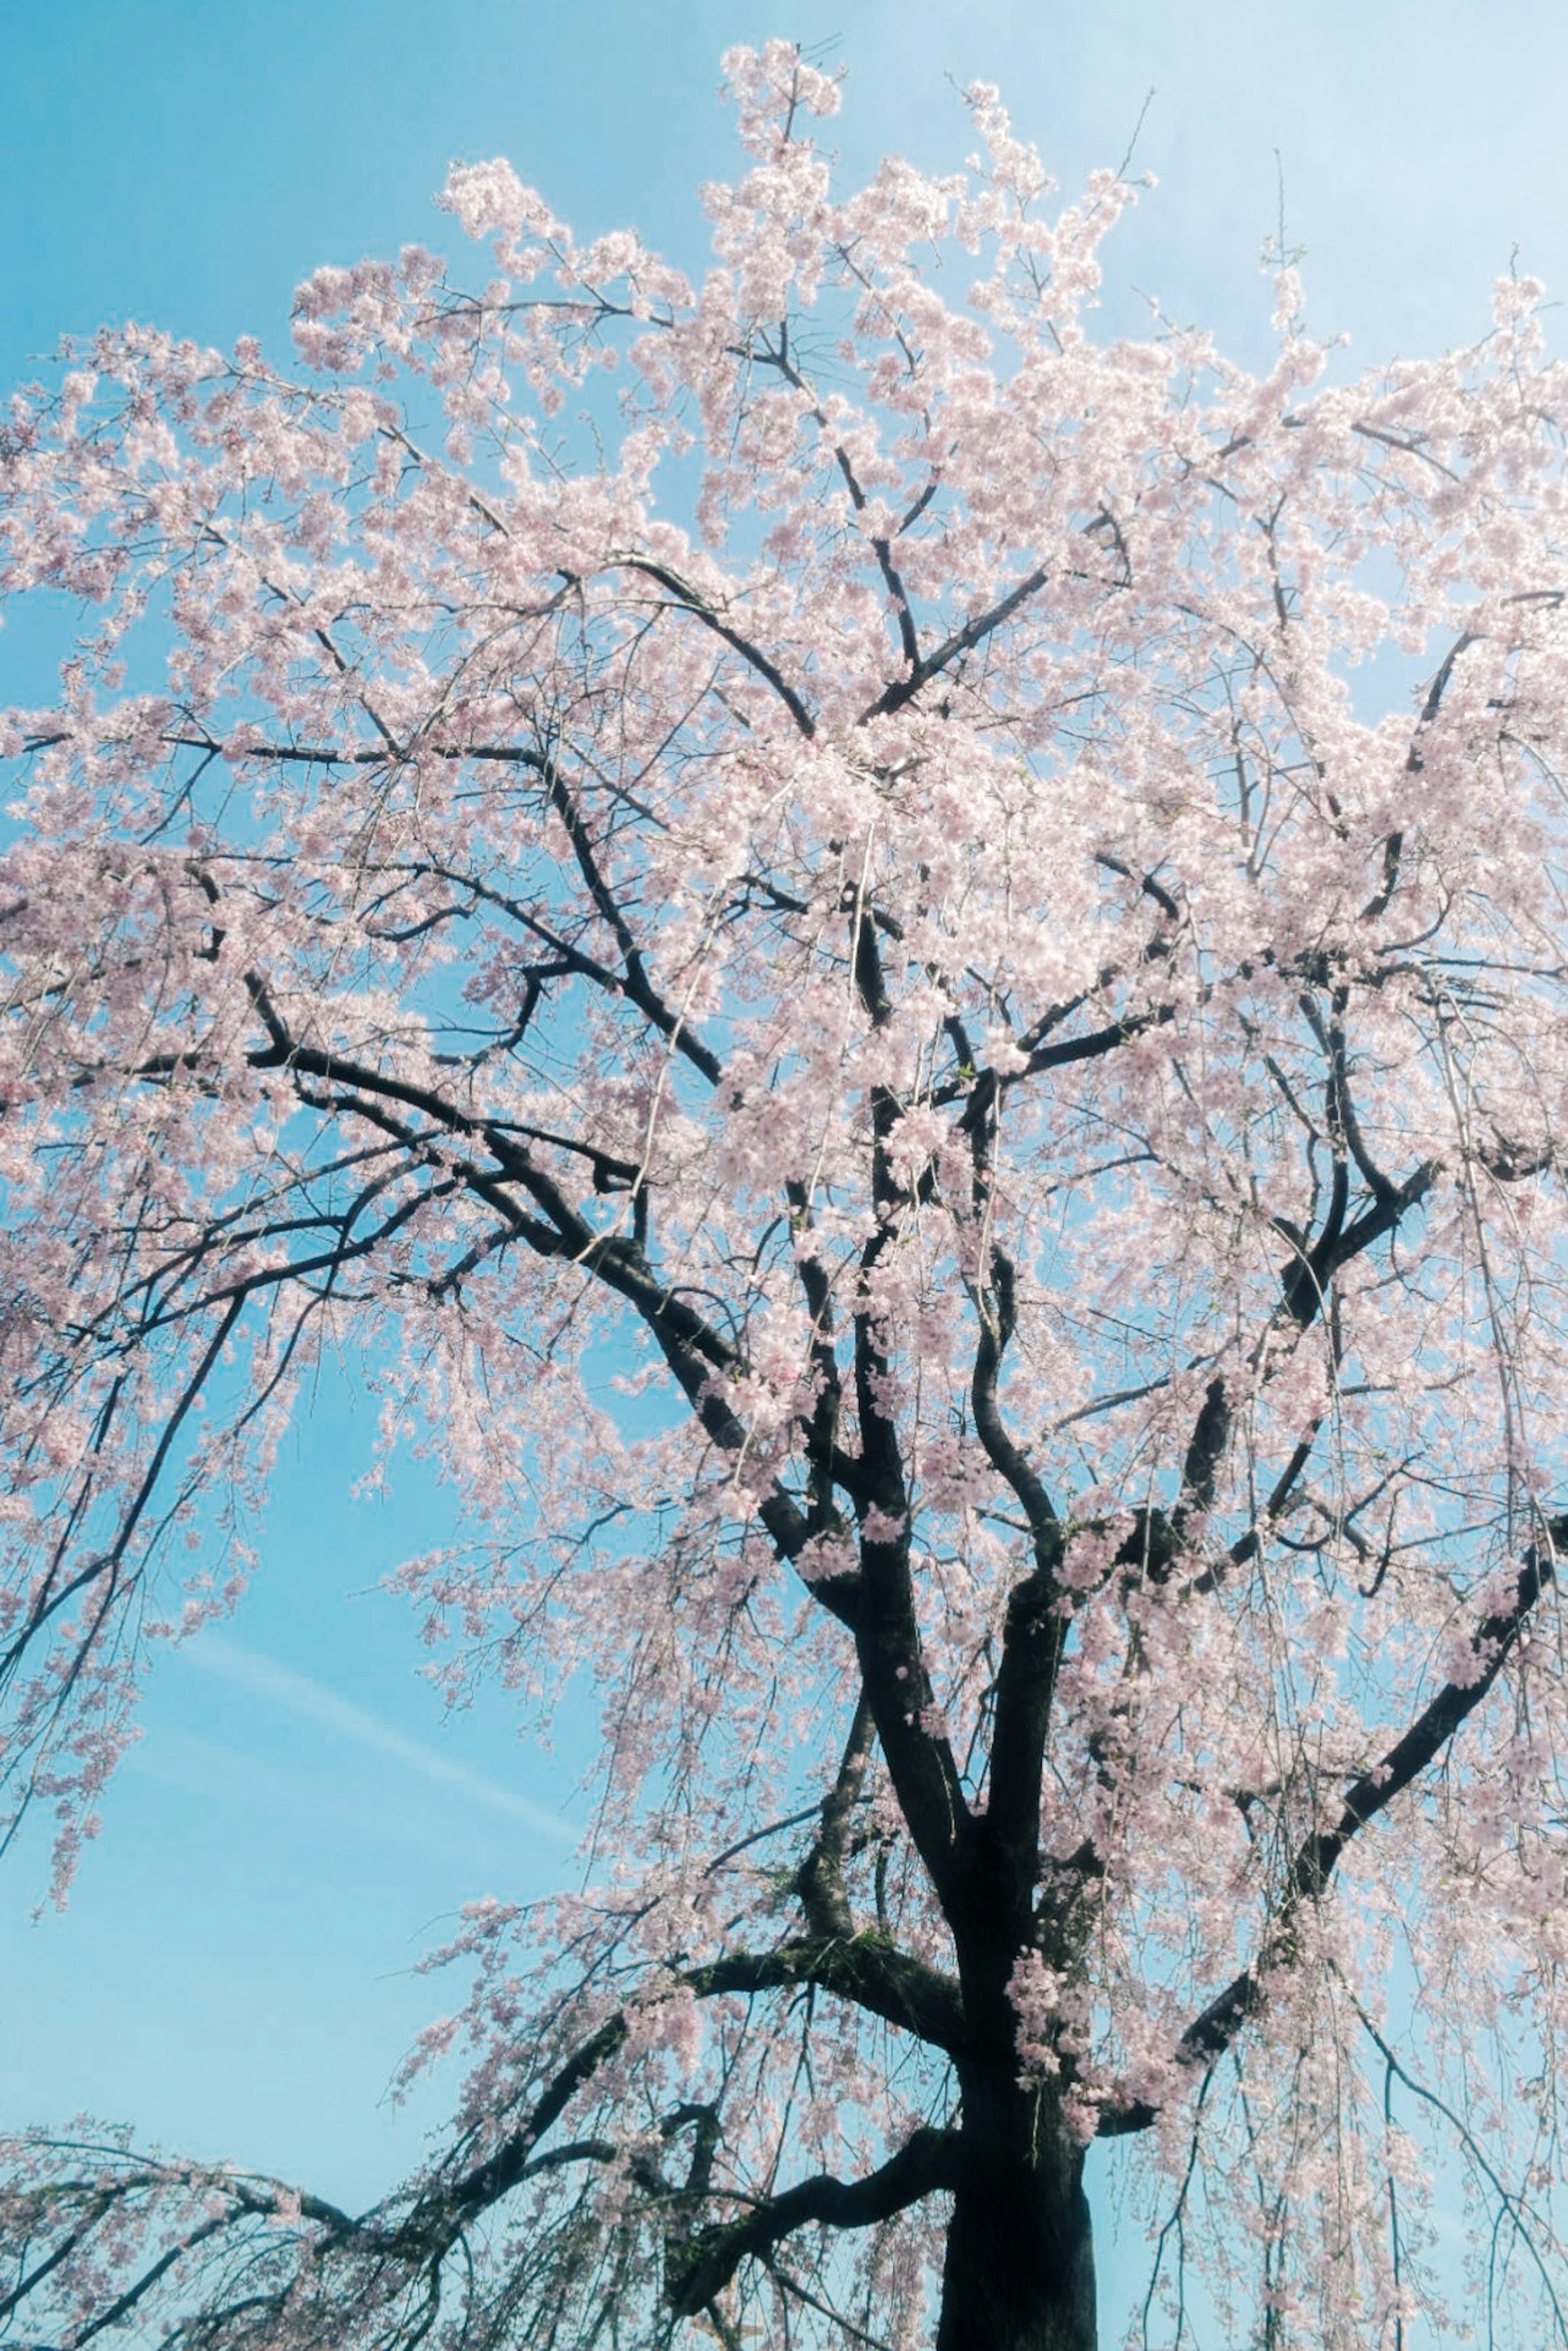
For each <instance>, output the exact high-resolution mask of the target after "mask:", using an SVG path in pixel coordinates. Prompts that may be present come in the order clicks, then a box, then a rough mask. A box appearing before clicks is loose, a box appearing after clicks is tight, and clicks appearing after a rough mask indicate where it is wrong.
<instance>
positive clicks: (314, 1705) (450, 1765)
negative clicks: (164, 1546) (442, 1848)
mask: <svg viewBox="0 0 1568 2351" xmlns="http://www.w3.org/2000/svg"><path fill="white" fill-rule="evenodd" d="M181 1655H182V1656H183V1657H184V1659H185V1660H186V1662H187V1663H188V1664H190V1665H193V1666H196V1667H200V1668H201V1670H202V1671H203V1672H204V1673H209V1674H216V1675H217V1676H218V1677H220V1679H222V1680H224V1681H227V1682H233V1683H234V1684H235V1686H236V1687H238V1688H240V1689H246V1690H250V1691H252V1692H253V1693H254V1694H255V1695H256V1697H257V1698H270V1699H271V1700H272V1701H273V1703H274V1704H275V1705H277V1706H282V1707H287V1708H288V1711H289V1712H290V1713H291V1714H298V1715H301V1716H303V1717H304V1719H306V1721H308V1722H316V1723H319V1724H320V1726H321V1728H322V1729H324V1730H331V1731H335V1732H336V1733H337V1734H338V1736H339V1738H340V1739H348V1740H352V1741H353V1742H354V1744H355V1745H356V1746H359V1747H369V1748H373V1749H374V1750H375V1751H376V1752H377V1753H378V1754H382V1755H390V1756H392V1757H393V1758H394V1759H395V1760H396V1761H398V1762H400V1763H404V1764H406V1765H407V1766H408V1768H409V1770H410V1771H418V1772H421V1773H422V1774H423V1777H424V1778H425V1779H427V1780H435V1781H439V1782H441V1784H442V1785H443V1786H444V1787H448V1788H455V1789H458V1790H460V1791H461V1792H462V1793H463V1794H464V1795H465V1796H468V1797H470V1798H471V1799H472V1800H473V1802H475V1803H476V1804H487V1805H488V1806H489V1807H490V1809H491V1810H492V1812H497V1813H510V1814H511V1816H512V1818H513V1819H514V1820H519V1821H526V1822H527V1823H528V1826H529V1827H530V1828H531V1829H534V1830H536V1831H537V1832H538V1834H539V1835H540V1836H547V1837H550V1838H552V1839H553V1840H554V1841H555V1842H556V1843H557V1844H575V1842H576V1836H575V1833H574V1831H573V1830H571V1829H570V1828H569V1827H568V1825H567V1823H565V1822H564V1821H563V1820H561V1819H560V1818H559V1814H557V1813H548V1812H546V1811H545V1809H544V1807H543V1806H542V1805H541V1804H534V1803H530V1802H529V1801H528V1798H527V1796H518V1795H514V1793H513V1792H512V1791H511V1789H509V1788H503V1787H502V1786H501V1785H500V1784H499V1782H497V1781H495V1780H488V1779H486V1777H485V1775H484V1773H483V1772H482V1771H470V1770H469V1769H468V1766H467V1765H466V1764H465V1763H455V1762H453V1761H452V1760H451V1759H450V1757H448V1756H445V1755H442V1754H440V1753H438V1752H437V1751H436V1750H435V1749H434V1748H432V1747H423V1746H422V1745H421V1744H420V1742H419V1740H416V1739H406V1738H405V1737H404V1736H403V1734H402V1731H401V1730H395V1729H393V1728H392V1724H391V1723H390V1722H383V1721H382V1719H381V1717H380V1715H376V1714H371V1713H370V1712H369V1711H368V1710H367V1709H366V1708H364V1707H362V1706H355V1705H354V1704H353V1703H352V1701H351V1700H350V1699H349V1698H340V1697H339V1695H338V1693H337V1691H336V1690H331V1689H328V1688H327V1687H325V1685H324V1684H323V1683H321V1682H318V1681H312V1679H311V1678H310V1677H309V1675H308V1674H298V1673H296V1672H295V1671H294V1668H293V1667H291V1666H280V1665H279V1664H278V1663H277V1660H276V1659H275V1658H273V1657H267V1656H262V1654H261V1653H260V1651H259V1650H256V1649H247V1648H244V1647H242V1646H241V1645H240V1644H239V1642H237V1641H229V1640H225V1638H224V1636H223V1635H222V1634H221V1633H205V1632H204V1633H203V1634H201V1635H199V1636H198V1638H196V1639H195V1640H193V1641H192V1642H191V1643H190V1644H189V1645H188V1646H185V1647H183V1649H182V1651H181Z"/></svg>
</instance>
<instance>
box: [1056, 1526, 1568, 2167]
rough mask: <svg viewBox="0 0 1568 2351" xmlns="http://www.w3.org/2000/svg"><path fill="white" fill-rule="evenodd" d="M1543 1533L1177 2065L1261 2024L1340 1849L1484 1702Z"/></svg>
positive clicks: (1104, 2124) (1296, 1873)
mask: <svg viewBox="0 0 1568 2351" xmlns="http://www.w3.org/2000/svg"><path fill="white" fill-rule="evenodd" d="M1544 1534H1545V1541H1544V1542H1543V1543H1538V1544H1536V1545H1535V1546H1533V1547H1532V1549H1531V1552H1530V1553H1529V1555H1528V1557H1527V1559H1526V1561H1525V1563H1524V1565H1523V1567H1522V1568H1521V1570H1520V1573H1519V1578H1518V1581H1517V1583H1516V1584H1515V1587H1514V1593H1513V1598H1512V1600H1511V1602H1510V1604H1509V1605H1508V1606H1507V1607H1506V1608H1502V1609H1498V1610H1495V1611H1494V1612H1493V1613H1492V1614H1490V1615H1489V1616H1486V1617H1483V1618H1482V1620H1481V1622H1480V1624H1479V1625H1477V1627H1476V1629H1475V1631H1474V1632H1473V1634H1472V1635H1471V1636H1470V1655H1471V1657H1472V1659H1473V1662H1474V1667H1475V1671H1474V1673H1473V1675H1472V1676H1471V1677H1469V1678H1467V1679H1463V1680H1451V1681H1448V1682H1445V1683H1444V1685H1443V1687H1442V1688H1441V1689H1440V1690H1439V1691H1438V1692H1437V1696H1436V1697H1435V1698H1433V1699H1432V1700H1431V1701H1430V1703H1429V1704H1428V1705H1427V1706H1426V1707H1424V1708H1422V1710H1421V1712H1420V1714H1419V1715H1417V1717H1416V1720H1415V1721H1414V1722H1413V1723H1412V1724H1411V1725H1410V1727H1409V1729H1407V1730H1406V1732H1405V1733H1404V1735H1403V1736H1402V1737H1401V1738H1399V1739H1397V1740H1396V1741H1395V1743H1394V1745H1393V1746H1392V1747H1390V1748H1389V1749H1388V1750H1386V1751H1385V1754H1383V1755H1382V1756H1381V1757H1380V1758H1379V1760H1378V1761H1377V1762H1376V1763H1375V1764H1374V1765H1373V1766H1372V1768H1371V1770H1370V1771H1364V1772H1363V1773H1362V1774H1361V1776H1360V1778H1359V1779H1357V1780H1356V1781H1355V1782H1354V1784H1353V1785H1352V1787H1351V1789H1350V1791H1349V1793H1348V1794H1347V1795H1346V1797H1345V1799H1344V1802H1343V1806H1342V1808H1341V1811H1340V1814H1339V1818H1338V1819H1337V1820H1336V1821H1335V1823H1334V1824H1333V1827H1332V1828H1322V1829H1315V1830H1313V1832H1312V1834H1311V1835H1310V1836H1308V1837H1306V1838H1304V1839H1303V1840H1302V1842H1301V1844H1300V1846H1299V1847H1298V1848H1297V1851H1296V1855H1295V1858H1294V1859H1293V1861H1292V1862H1291V1867H1290V1869H1289V1871H1288V1872H1287V1874H1286V1877H1285V1883H1284V1887H1283V1890H1282V1892H1281V1896H1280V1897H1279V1904H1278V1907H1277V1910H1276V1912H1275V1916H1274V1920H1273V1923H1272V1925H1271V1927H1270V1930H1269V1934H1268V1936H1267V1938H1266V1939H1265V1942H1264V1944H1263V1947H1262V1949H1261V1950H1260V1952H1259V1954H1258V1956H1257V1958H1256V1959H1251V1960H1249V1963H1248V1965H1247V1966H1246V1967H1245V1968H1243V1969H1242V1970H1241V1971H1240V1973H1239V1975H1237V1976H1234V1977H1233V1978H1232V1979H1231V1980H1230V1982H1229V1983H1228V1984H1227V1985H1226V1987H1225V1989H1224V1991H1221V1992H1219V1993H1218V1995H1217V1996H1216V1998H1215V1999H1213V2000H1211V2001H1209V2003H1208V2005H1207V2008H1205V2009H1204V2010H1203V2011H1202V2012H1201V2013H1200V2014H1199V2015H1197V2016H1196V2017H1194V2019H1193V2021H1192V2022H1191V2023H1190V2024H1189V2025H1188V2026H1187V2027H1186V2031H1185V2032H1183V2034H1182V2036H1181V2039H1180V2041H1179V2042H1178V2043H1177V2044H1176V2058H1177V2061H1178V2062H1179V2063H1180V2064H1184V2065H1195V2064H1208V2063H1209V2062H1211V2061H1212V2060H1213V2059H1214V2058H1215V2057H1218V2056H1222V2055H1223V2054H1224V2053H1225V2051H1226V2050H1227V2049H1228V2047H1229V2046H1230V2044H1231V2043H1232V2042H1233V2041H1234V2040H1235V2038H1236V2035H1237V2033H1238V2032H1239V2031H1240V2030H1241V2027H1242V2026H1243V2025H1244V2024H1245V2023H1246V2022H1248V2020H1249V2018H1250V2017H1253V2016H1256V2015H1257V2013H1258V2011H1259V2010H1260V2008H1261V2007H1262V2005H1263V2003H1264V2001H1265V2000H1266V1998H1267V1996H1268V1991H1267V1987H1268V1980H1269V1978H1270V1975H1271V1974H1272V1973H1273V1972H1275V1971H1276V1970H1278V1969H1280V1968H1282V1967H1289V1966H1291V1964H1292V1962H1293V1960H1294V1958H1295V1955H1296V1935H1295V1926H1296V1921H1297V1919H1298V1917H1300V1916H1301V1910H1302V1908H1303V1907H1305V1906H1306V1905H1308V1904H1311V1903H1315V1902H1318V1901H1320V1900H1321V1899H1322V1896H1323V1895H1324V1894H1325V1893H1326V1891H1327V1889H1328V1886H1329V1881H1330V1879H1331V1878H1332V1877H1333V1872H1334V1869H1335V1867H1336V1865H1337V1864H1338V1862H1339V1860H1340V1857H1341V1855H1343V1852H1344V1850H1345V1848H1346V1846H1347V1845H1349V1844H1351V1842H1352V1840H1353V1839H1354V1838H1355V1837H1357V1836H1359V1834H1361V1832H1362V1830H1363V1829H1364V1828H1366V1827H1367V1826H1368V1825H1369V1824H1370V1823H1372V1822H1373V1821H1375V1820H1376V1819H1377V1817H1378V1815H1379V1814H1380V1813H1384V1812H1386V1810H1387V1809H1388V1806H1389V1805H1390V1804H1391V1803H1392V1802H1394V1800H1395V1798H1396V1796H1400V1795H1403V1794H1404V1792H1405V1791H1406V1789H1407V1788H1408V1787H1410V1786H1411V1785H1412V1784H1413V1782H1416V1780H1417V1779H1419V1777H1420V1775H1421V1774H1422V1772H1424V1771H1426V1770H1427V1766H1428V1765H1429V1764H1430V1763H1432V1762H1433V1761H1435V1760H1436V1758H1437V1756H1438V1755H1439V1754H1440V1753H1441V1752H1442V1750H1444V1749H1445V1748H1446V1747H1447V1746H1448V1743H1449V1741H1450V1740H1452V1738H1453V1737H1454V1734H1455V1732H1456V1731H1457V1730H1458V1729H1459V1727H1460V1725H1461V1724H1462V1723H1464V1722H1465V1721H1466V1720H1467V1719H1468V1718H1469V1716H1470V1715H1472V1714H1473V1713H1474V1712H1475V1710H1476V1708H1477V1707H1479V1705H1480V1703H1481V1701H1482V1699H1483V1698H1486V1696H1487V1694H1488V1693H1489V1691H1490V1689H1491V1687H1492V1685H1493V1684H1494V1683H1495V1682H1496V1680H1497V1678H1498V1676H1499V1675H1500V1673H1501V1671H1502V1668H1503V1667H1504V1665H1505V1664H1506V1663H1507V1661H1508V1658H1509V1656H1511V1653H1512V1651H1513V1649H1514V1648H1515V1646H1517V1644H1518V1641H1519V1636H1520V1634H1521V1631H1522V1630H1523V1628H1524V1625H1525V1624H1526V1622H1527V1620H1528V1618H1529V1616H1530V1614H1531V1610H1532V1609H1533V1608H1534V1606H1535V1604H1536V1603H1537V1602H1538V1601H1539V1599H1540V1598H1541V1595H1542V1593H1543V1592H1544V1590H1545V1589H1546V1586H1547V1585H1548V1584H1549V1583H1552V1581H1553V1580H1554V1577H1555V1573H1556V1559H1557V1554H1558V1552H1559V1550H1560V1549H1562V1548H1563V1547H1564V1546H1568V1516H1565V1517H1561V1518H1554V1519H1552V1520H1549V1521H1548V1522H1547V1525H1546V1527H1545V1530H1544ZM1156 2112H1157V2109H1156V2108H1155V2107H1154V2106H1151V2105H1146V2104H1145V2103H1144V2102H1143V2101H1141V2100H1139V2101H1135V2102H1133V2103H1131V2104H1129V2105H1124V2106H1119V2107H1117V2106H1113V2107H1110V2108H1107V2110H1106V2112H1105V2114H1104V2115H1103V2117H1102V2119H1101V2123H1100V2133H1101V2136H1102V2137H1117V2136H1119V2135H1121V2134H1124V2133H1125V2132H1128V2131H1138V2130H1145V2129H1146V2128H1147V2127H1148V2126H1149V2125H1150V2124H1151V2123H1152V2122H1153V2121H1154V2119H1155V2114H1156Z"/></svg>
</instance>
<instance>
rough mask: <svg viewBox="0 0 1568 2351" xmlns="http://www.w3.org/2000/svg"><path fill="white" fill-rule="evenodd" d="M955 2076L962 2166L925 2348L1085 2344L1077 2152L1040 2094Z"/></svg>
mask: <svg viewBox="0 0 1568 2351" xmlns="http://www.w3.org/2000/svg"><path fill="white" fill-rule="evenodd" d="M961 2074H963V2078H962V2090H963V2099H964V2120H963V2150H962V2156H961V2164H962V2171H961V2177H960V2183H959V2186H958V2189H957V2190H956V2195H955V2198H954V2205H953V2218H952V2221H951V2224H950V2225H949V2228H948V2231H947V2251H946V2261H945V2262H944V2266H943V2273H942V2316H941V2320H940V2323H939V2325H938V2326H937V2329H936V2351H1095V2316H1094V2244H1093V2237H1092V2230H1091V2225H1090V2219H1089V2204H1088V2199H1087V2198H1086V2197H1085V2195H1084V2193H1083V2150H1082V2147H1078V2146H1076V2145H1074V2144H1073V2143H1072V2141H1071V2139H1070V2138H1069V2137H1068V2136H1067V2133H1066V2132H1065V2131H1064V2129H1063V2128H1062V2125H1061V2116H1060V2114H1059V2112H1058V2110H1057V2105H1056V2100H1055V2099H1054V2098H1053V2097H1051V2095H1049V2094H1048V2093H1043V2092H1040V2091H1024V2090H1020V2089H1019V2087H1018V2085H1017V2084H1016V2082H1014V2081H1011V2080H1009V2079H999V2080H998V2077H997V2075H996V2074H995V2073H993V2072H991V2071H990V2069H987V2071H986V2073H985V2074H980V2076H979V2078H974V2077H973V2076H972V2075H968V2074H967V2073H964V2072H963V2069H961Z"/></svg>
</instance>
